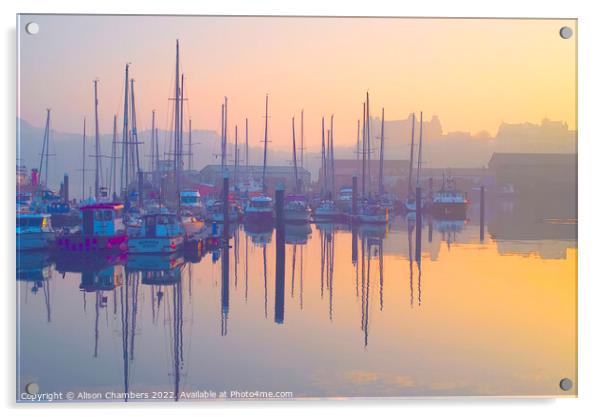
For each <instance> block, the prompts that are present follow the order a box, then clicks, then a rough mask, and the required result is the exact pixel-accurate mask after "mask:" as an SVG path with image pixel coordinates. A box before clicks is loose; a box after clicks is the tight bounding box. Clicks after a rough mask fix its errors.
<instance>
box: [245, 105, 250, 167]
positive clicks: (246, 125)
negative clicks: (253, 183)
mask: <svg viewBox="0 0 602 417" xmlns="http://www.w3.org/2000/svg"><path fill="white" fill-rule="evenodd" d="M245 165H246V171H247V172H246V174H247V177H249V119H247V118H246V117H245Z"/></svg>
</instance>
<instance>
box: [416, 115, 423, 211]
mask: <svg viewBox="0 0 602 417" xmlns="http://www.w3.org/2000/svg"><path fill="white" fill-rule="evenodd" d="M421 169H422V112H420V142H419V145H418V167H417V169H416V187H420V170H421ZM417 204H420V202H417Z"/></svg>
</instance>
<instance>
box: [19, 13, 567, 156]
mask: <svg viewBox="0 0 602 417" xmlns="http://www.w3.org/2000/svg"><path fill="white" fill-rule="evenodd" d="M32 20H35V21H36V22H37V23H38V24H39V25H40V32H39V34H37V35H35V36H31V35H27V34H26V33H25V32H24V30H23V28H24V26H25V24H27V23H28V22H30V21H32ZM564 25H567V26H571V27H572V28H573V29H574V30H575V31H576V24H575V21H562V20H502V19H497V20H496V19H493V20H461V19H398V18H384V19H383V18H381V19H376V18H275V17H273V18H261V17H252V18H250V17H151V16H135V17H134V16H127V17H126V16H122V17H118V16H22V18H21V21H20V25H19V29H18V30H19V31H20V33H19V36H20V50H19V52H20V60H19V63H20V74H19V76H20V94H19V97H20V109H19V115H20V117H22V118H24V119H25V120H27V121H29V122H31V123H32V124H34V125H37V126H42V125H43V123H44V117H45V109H46V108H47V107H50V108H52V115H53V116H52V117H53V119H52V122H53V128H54V129H56V130H60V131H67V132H79V131H81V129H82V120H83V118H84V117H87V118H88V120H89V122H92V117H93V85H92V80H93V79H95V78H98V79H99V80H100V81H99V115H100V130H101V133H102V132H110V131H111V129H112V117H113V114H115V113H116V114H118V115H119V117H120V121H119V126H120V125H121V114H122V113H123V75H124V74H123V72H124V66H125V63H126V62H129V63H131V67H130V68H131V74H132V76H133V78H134V79H135V91H136V106H137V116H138V128H139V130H143V129H145V128H148V127H150V116H151V110H152V109H156V110H157V114H158V121H159V127H160V128H161V129H167V128H169V126H170V119H171V114H170V113H171V110H170V108H169V106H170V101H169V100H168V98H169V97H171V96H172V95H173V89H174V87H173V83H174V74H175V69H174V62H175V40H176V38H178V39H179V40H180V45H181V59H182V67H183V71H184V73H185V79H186V80H185V93H186V96H187V97H188V98H189V101H188V103H187V104H186V109H185V114H186V118H188V116H189V115H190V117H191V118H192V123H193V128H194V129H201V128H203V129H213V130H216V131H218V132H219V130H220V111H221V110H220V104H221V102H222V101H223V98H224V96H228V101H229V128H230V129H229V137H230V138H233V135H234V125H235V124H237V123H238V125H239V129H244V128H243V126H244V118H245V116H246V117H248V118H249V124H250V142H251V144H252V145H259V144H260V140H261V138H262V137H263V123H264V120H263V112H264V100H265V94H266V93H269V95H270V134H269V136H270V140H271V141H272V144H273V145H274V146H277V147H286V146H290V138H291V117H292V116H293V115H296V116H297V120H298V119H299V115H300V110H301V109H302V108H303V109H304V110H305V140H306V145H307V146H308V147H310V150H311V148H316V147H317V145H318V143H319V141H320V117H321V116H322V115H325V116H327V118H328V117H329V116H330V114H334V115H335V143H336V144H338V145H342V144H351V143H355V139H356V130H357V119H358V118H361V114H362V102H363V100H364V98H365V93H366V91H367V90H368V91H370V101H371V113H372V115H373V116H377V115H380V111H381V107H384V108H385V119H400V118H406V117H407V115H408V114H409V113H410V112H412V111H420V110H423V111H424V117H425V119H427V120H428V119H430V118H431V116H432V115H433V114H436V115H438V116H439V117H440V118H441V122H442V125H443V128H444V131H446V132H447V131H456V130H462V131H469V132H473V133H475V132H478V131H481V130H487V131H489V132H490V133H491V134H492V135H495V133H496V132H497V128H498V126H499V124H500V123H501V122H502V121H505V122H512V123H515V122H524V121H529V122H535V123H539V122H540V120H541V119H542V118H544V117H547V118H550V119H552V120H562V121H566V122H567V123H568V125H569V128H571V129H574V128H575V124H576V113H575V110H576V101H575V99H576V59H575V58H576V40H575V38H576V36H573V38H571V39H570V40H563V39H561V38H560V36H559V33H558V32H559V28H560V27H561V26H564ZM297 127H298V123H297Z"/></svg>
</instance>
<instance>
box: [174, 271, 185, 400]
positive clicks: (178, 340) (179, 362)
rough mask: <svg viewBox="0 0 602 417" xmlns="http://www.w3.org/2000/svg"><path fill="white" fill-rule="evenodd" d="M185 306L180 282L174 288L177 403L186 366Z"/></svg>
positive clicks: (175, 389)
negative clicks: (181, 375)
mask: <svg viewBox="0 0 602 417" xmlns="http://www.w3.org/2000/svg"><path fill="white" fill-rule="evenodd" d="M183 313H184V310H183V306H182V281H181V280H179V281H178V282H177V283H176V284H175V286H174V288H173V315H174V319H173V336H174V337H173V343H174V345H173V354H174V396H175V398H174V399H175V401H178V399H179V397H180V395H179V394H180V373H181V371H182V368H183V364H184V351H183V322H184V320H183V315H184V314H183Z"/></svg>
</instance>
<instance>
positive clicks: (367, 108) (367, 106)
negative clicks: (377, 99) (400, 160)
mask: <svg viewBox="0 0 602 417" xmlns="http://www.w3.org/2000/svg"><path fill="white" fill-rule="evenodd" d="M370 124H371V123H370V95H369V94H368V92H366V140H367V152H368V154H367V155H366V157H367V158H368V196H369V197H370V198H371V197H372V164H371V161H370V159H371V158H370V153H371V149H370V140H371V133H372V132H371V131H370Z"/></svg>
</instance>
